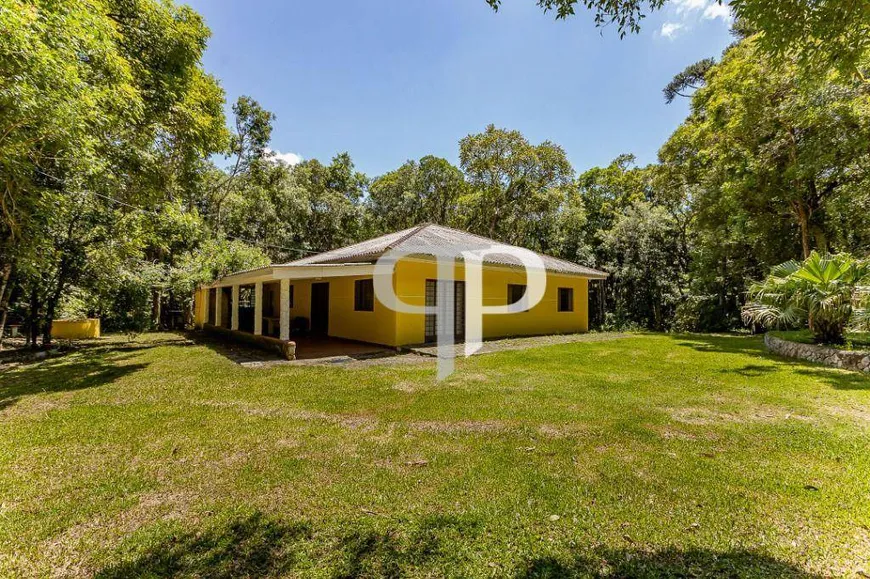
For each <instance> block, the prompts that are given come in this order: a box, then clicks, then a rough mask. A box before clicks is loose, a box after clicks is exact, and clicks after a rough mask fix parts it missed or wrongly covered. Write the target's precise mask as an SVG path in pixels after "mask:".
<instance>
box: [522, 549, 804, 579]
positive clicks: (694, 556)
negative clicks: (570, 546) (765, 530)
mask: <svg viewBox="0 0 870 579" xmlns="http://www.w3.org/2000/svg"><path fill="white" fill-rule="evenodd" d="M514 576H515V577H517V578H521V579H532V578H536V579H537V578H556V577H559V578H562V577H649V578H653V577H759V578H768V577H782V578H785V577H789V578H798V579H811V578H817V577H818V578H821V575H813V574H810V573H807V572H806V571H804V570H803V569H801V568H800V567H796V566H794V565H791V564H789V563H785V562H783V561H779V560H777V559H774V558H772V557H769V556H767V555H763V554H760V553H754V552H752V551H727V552H724V553H723V552H716V551H710V550H706V549H692V550H687V551H681V550H678V549H673V548H669V549H663V550H660V551H649V552H647V551H641V550H632V549H624V550H623V549H601V550H598V551H595V552H593V553H592V554H591V555H587V556H582V557H577V558H575V559H573V560H571V561H569V562H564V561H560V560H557V559H553V558H548V557H545V558H540V559H534V560H532V561H530V562H529V564H528V565H527V566H526V567H525V568H522V569H520V570H519V572H517V573H516V574H515V575H514Z"/></svg>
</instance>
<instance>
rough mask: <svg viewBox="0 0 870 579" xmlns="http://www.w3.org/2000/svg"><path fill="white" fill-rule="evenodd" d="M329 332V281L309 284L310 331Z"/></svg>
mask: <svg viewBox="0 0 870 579" xmlns="http://www.w3.org/2000/svg"><path fill="white" fill-rule="evenodd" d="M328 332H329V283H313V284H311V333H312V334H327V333H328Z"/></svg>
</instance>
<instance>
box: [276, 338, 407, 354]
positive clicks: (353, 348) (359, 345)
mask: <svg viewBox="0 0 870 579" xmlns="http://www.w3.org/2000/svg"><path fill="white" fill-rule="evenodd" d="M291 339H292V340H293V341H294V342H296V359H297V360H314V359H317V358H333V357H335V356H347V357H349V358H354V359H361V358H372V357H378V356H387V355H392V354H395V353H396V350H395V349H392V348H389V347H387V346H379V345H377V344H367V343H365V342H355V341H353V340H345V339H344V338H333V337H331V336H303V337H293V338H291Z"/></svg>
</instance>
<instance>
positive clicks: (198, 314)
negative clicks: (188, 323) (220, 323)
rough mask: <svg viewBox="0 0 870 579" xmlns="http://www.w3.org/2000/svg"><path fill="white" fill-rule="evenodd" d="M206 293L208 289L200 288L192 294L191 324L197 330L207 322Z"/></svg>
mask: <svg viewBox="0 0 870 579" xmlns="http://www.w3.org/2000/svg"><path fill="white" fill-rule="evenodd" d="M208 291H209V290H208V288H200V289H198V290H196V292H194V294H193V324H194V325H195V326H196V327H198V328H201V327H202V325H203V324H205V323H206V322H208V309H207V308H206V307H205V302H206V299H207V298H208Z"/></svg>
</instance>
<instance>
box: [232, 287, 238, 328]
mask: <svg viewBox="0 0 870 579" xmlns="http://www.w3.org/2000/svg"><path fill="white" fill-rule="evenodd" d="M230 320H231V322H230V329H231V330H238V329H239V286H237V285H234V286H233V313H232V317H231V318H230Z"/></svg>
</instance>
